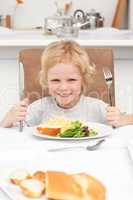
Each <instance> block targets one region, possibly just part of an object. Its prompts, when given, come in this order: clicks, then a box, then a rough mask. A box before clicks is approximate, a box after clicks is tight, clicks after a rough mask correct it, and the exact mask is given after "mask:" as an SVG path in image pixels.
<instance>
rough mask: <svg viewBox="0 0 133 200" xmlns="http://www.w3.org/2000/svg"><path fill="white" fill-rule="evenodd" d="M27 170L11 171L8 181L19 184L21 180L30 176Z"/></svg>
mask: <svg viewBox="0 0 133 200" xmlns="http://www.w3.org/2000/svg"><path fill="white" fill-rule="evenodd" d="M30 177H31V176H30V174H29V172H27V171H26V170H25V169H17V170H15V171H13V172H12V174H11V175H10V181H11V182H12V183H13V184H16V185H19V184H20V182H21V181H23V180H25V179H27V178H30Z"/></svg>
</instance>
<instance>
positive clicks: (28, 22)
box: [0, 0, 117, 28]
mask: <svg viewBox="0 0 133 200" xmlns="http://www.w3.org/2000/svg"><path fill="white" fill-rule="evenodd" d="M116 4H117V0H91V1H88V0H73V11H74V10H76V9H79V8H80V9H83V10H84V11H90V9H92V8H95V9H96V10H97V11H98V12H101V14H102V15H103V16H104V17H105V25H106V26H110V25H111V23H112V19H113V16H114V12H115V8H116ZM0 5H1V6H0V13H3V14H14V17H15V20H14V26H15V27H16V28H33V27H36V26H42V25H43V23H44V17H46V16H50V15H53V14H54V13H55V12H56V7H55V5H54V0H25V3H24V4H21V5H18V7H17V9H16V10H15V0H0ZM14 11H15V12H14Z"/></svg>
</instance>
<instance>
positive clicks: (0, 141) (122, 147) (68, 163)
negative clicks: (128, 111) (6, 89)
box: [0, 125, 133, 200]
mask: <svg viewBox="0 0 133 200" xmlns="http://www.w3.org/2000/svg"><path fill="white" fill-rule="evenodd" d="M111 129H112V131H111V134H107V135H106V137H105V138H104V140H105V141H104V142H103V143H102V144H101V145H100V146H99V147H98V148H97V149H96V150H94V151H89V150H87V149H86V148H78V147H77V146H83V147H86V146H87V145H92V144H93V143H95V142H96V140H99V139H96V140H95V139H87V140H56V139H47V138H43V137H37V136H36V135H35V134H33V132H34V128H33V127H24V130H23V132H19V128H18V127H13V128H0V200H28V199H29V198H27V197H25V196H23V195H22V193H21V192H20V191H19V190H18V188H17V187H16V186H14V185H13V184H11V183H10V174H11V173H12V172H13V171H14V170H16V169H26V170H29V171H30V172H31V173H32V172H34V171H36V170H43V171H47V170H54V171H63V172H66V173H79V172H85V173H87V174H89V175H91V176H94V177H95V178H96V179H98V180H99V181H100V182H102V183H103V185H104V186H105V188H106V200H133V125H128V126H123V127H119V128H111ZM105 131H106V130H105ZM69 146H73V147H74V146H75V147H76V148H71V149H69V148H68V149H65V150H62V151H50V150H51V149H54V148H62V147H69ZM41 199H45V198H44V197H42V198H40V199H39V200H41Z"/></svg>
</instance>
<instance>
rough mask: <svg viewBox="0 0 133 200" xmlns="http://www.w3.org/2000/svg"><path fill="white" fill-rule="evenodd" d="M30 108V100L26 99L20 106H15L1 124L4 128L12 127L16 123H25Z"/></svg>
mask: <svg viewBox="0 0 133 200" xmlns="http://www.w3.org/2000/svg"><path fill="white" fill-rule="evenodd" d="M27 108H28V99H27V98H25V99H23V100H22V101H20V103H19V104H16V105H14V106H13V107H12V108H11V109H10V110H9V112H8V113H7V114H6V116H5V118H4V119H3V121H2V122H1V126H2V127H6V128H7V127H12V126H13V124H14V123H16V122H19V121H23V120H24V119H25V117H26V113H27Z"/></svg>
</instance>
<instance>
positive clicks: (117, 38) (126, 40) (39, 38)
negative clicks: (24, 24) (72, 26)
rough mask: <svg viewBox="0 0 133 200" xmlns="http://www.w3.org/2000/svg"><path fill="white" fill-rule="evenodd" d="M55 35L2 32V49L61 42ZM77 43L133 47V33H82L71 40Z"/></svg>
mask: <svg viewBox="0 0 133 200" xmlns="http://www.w3.org/2000/svg"><path fill="white" fill-rule="evenodd" d="M60 39H61V38H57V37H56V36H55V35H45V34H44V33H43V31H42V30H27V31H25V30H9V31H5V32H4V31H3V32H1V31H0V46H1V47H4V46H5V47H7V46H8V47H9V46H12V47H14V46H15V47H18V46H21V47H24V46H30V47H31V46H46V45H48V44H49V43H51V42H53V41H56V40H60ZM69 39H73V40H75V41H77V42H78V43H79V44H81V45H83V46H94V47H95V46H97V47H101V46H104V47H132V46H133V33H132V32H131V31H129V30H121V31H119V30H117V31H116V30H115V29H112V28H108V30H107V28H106V30H102V31H99V30H94V31H92V30H90V31H80V33H79V36H78V37H77V38H74V37H73V38H69Z"/></svg>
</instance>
